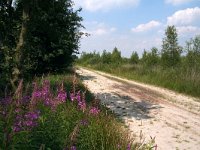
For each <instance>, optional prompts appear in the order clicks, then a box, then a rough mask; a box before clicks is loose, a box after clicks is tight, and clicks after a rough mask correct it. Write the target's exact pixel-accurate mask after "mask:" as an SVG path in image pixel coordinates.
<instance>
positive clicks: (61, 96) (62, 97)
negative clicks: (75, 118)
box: [57, 91, 67, 102]
mask: <svg viewBox="0 0 200 150" xmlns="http://www.w3.org/2000/svg"><path fill="white" fill-rule="evenodd" d="M66 98H67V93H66V92H65V91H59V92H58V96H57V99H58V100H60V101H61V102H65V100H66Z"/></svg>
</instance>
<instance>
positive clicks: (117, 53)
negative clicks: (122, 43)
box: [111, 47, 121, 63]
mask: <svg viewBox="0 0 200 150" xmlns="http://www.w3.org/2000/svg"><path fill="white" fill-rule="evenodd" d="M111 59H112V62H113V63H120V62H121V52H120V51H119V50H118V49H117V47H115V48H114V49H113V51H112V55H111Z"/></svg>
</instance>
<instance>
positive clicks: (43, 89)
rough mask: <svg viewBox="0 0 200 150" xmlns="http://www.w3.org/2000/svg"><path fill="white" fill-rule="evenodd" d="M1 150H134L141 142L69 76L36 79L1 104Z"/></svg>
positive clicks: (142, 144)
mask: <svg viewBox="0 0 200 150" xmlns="http://www.w3.org/2000/svg"><path fill="white" fill-rule="evenodd" d="M0 129H1V130H0V149H1V150H9V149H19V150H27V149H30V150H39V149H40V150H76V149H77V150H79V149H80V150H88V149H94V150H98V149H99V150H101V149H109V150H117V149H122V150H126V149H127V150H132V149H138V148H139V147H140V149H152V148H153V144H154V143H153V140H152V141H150V143H148V144H145V143H140V142H136V141H134V138H133V136H132V137H130V134H129V133H128V130H127V129H126V128H125V127H124V126H123V125H122V123H120V122H119V121H117V120H116V118H115V117H114V115H113V114H112V113H111V112H109V111H108V110H107V109H106V108H104V107H103V106H101V105H100V103H99V101H97V100H95V99H94V97H93V96H92V94H91V93H89V91H87V89H85V88H84V86H83V85H82V84H81V83H80V81H79V80H78V79H77V78H76V77H75V76H74V77H73V76H71V75H53V76H48V77H45V78H43V79H41V78H37V79H35V80H34V82H33V83H32V85H30V86H24V85H23V82H22V81H20V84H19V86H18V88H17V90H16V92H15V94H14V95H13V96H10V95H7V96H6V97H5V98H1V100H0Z"/></svg>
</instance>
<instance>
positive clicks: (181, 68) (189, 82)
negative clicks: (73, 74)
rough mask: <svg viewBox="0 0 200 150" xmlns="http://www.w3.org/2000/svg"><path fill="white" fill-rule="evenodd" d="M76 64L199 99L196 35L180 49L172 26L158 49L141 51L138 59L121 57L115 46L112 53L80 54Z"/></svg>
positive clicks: (198, 39)
mask: <svg viewBox="0 0 200 150" xmlns="http://www.w3.org/2000/svg"><path fill="white" fill-rule="evenodd" d="M77 65H80V66H84V67H88V68H92V69H96V70H100V71H104V72H107V73H111V74H114V75H117V76H121V77H125V78H127V79H132V80H137V81H140V82H144V83H150V84H153V85H157V86H161V87H165V88H168V89H171V90H175V91H178V92H181V93H185V94H188V95H191V96H195V97H200V35H197V36H195V37H194V38H192V39H190V40H189V41H187V42H186V46H185V47H181V46H179V44H178V34H177V32H176V28H175V26H168V28H167V29H166V32H165V37H164V38H163V44H162V48H161V50H158V49H157V48H156V47H153V48H152V49H151V50H149V51H147V50H144V52H143V54H142V57H141V58H139V56H138V54H137V52H136V51H134V52H133V53H132V55H131V56H130V58H123V57H122V56H121V52H120V50H118V49H117V48H116V47H115V48H114V50H113V51H112V53H111V52H107V51H106V50H104V51H103V53H102V54H99V53H96V52H92V53H85V52H83V53H82V55H81V56H80V58H79V59H78V60H77Z"/></svg>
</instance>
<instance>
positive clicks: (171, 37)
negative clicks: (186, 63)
mask: <svg viewBox="0 0 200 150" xmlns="http://www.w3.org/2000/svg"><path fill="white" fill-rule="evenodd" d="M165 36H166V37H165V38H164V39H163V44H162V54H161V61H162V64H163V65H164V66H167V67H174V66H176V65H177V64H179V63H180V54H181V50H182V48H181V47H180V46H179V45H178V34H177V32H176V28H175V26H168V27H167V29H166V31H165Z"/></svg>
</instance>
